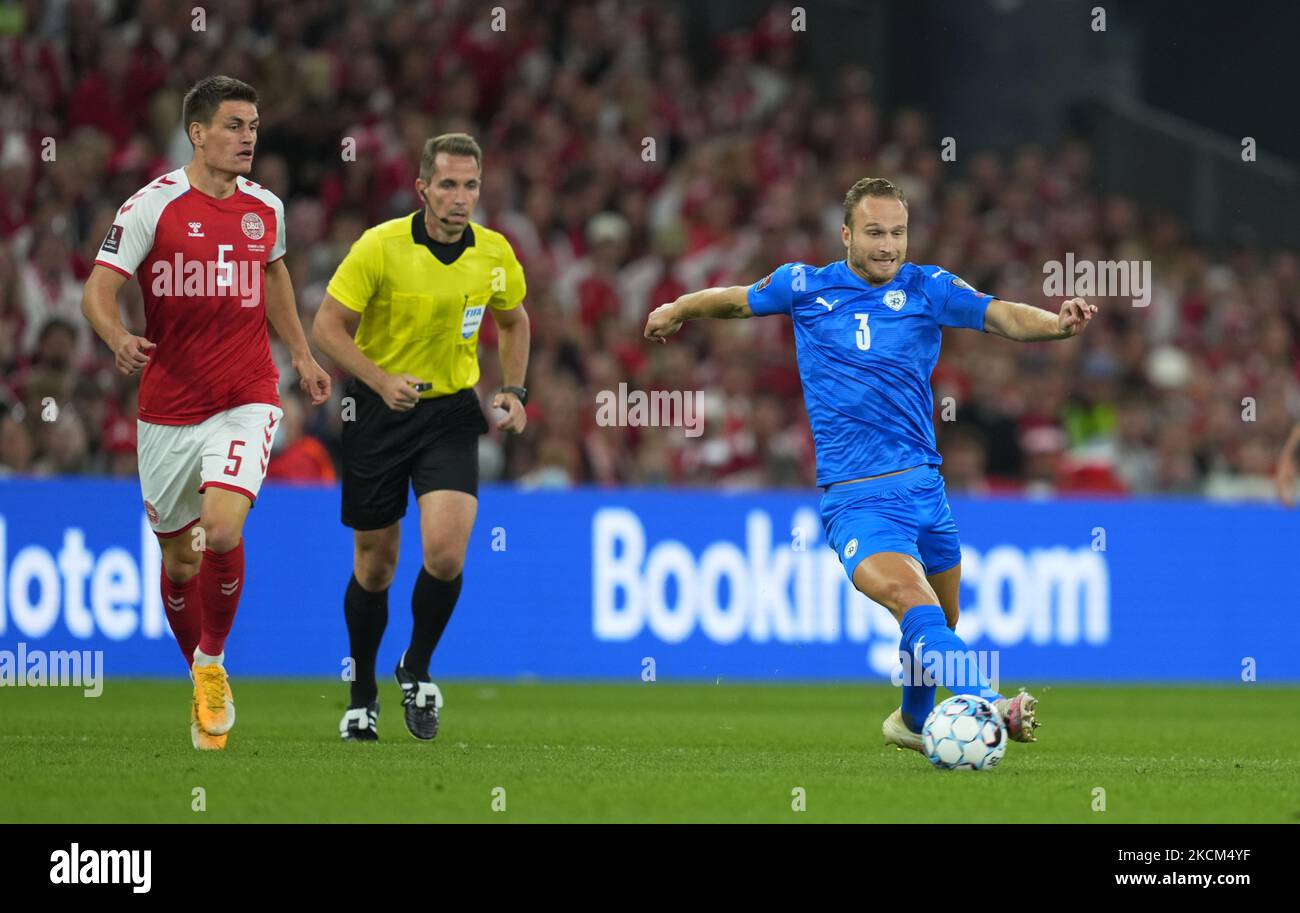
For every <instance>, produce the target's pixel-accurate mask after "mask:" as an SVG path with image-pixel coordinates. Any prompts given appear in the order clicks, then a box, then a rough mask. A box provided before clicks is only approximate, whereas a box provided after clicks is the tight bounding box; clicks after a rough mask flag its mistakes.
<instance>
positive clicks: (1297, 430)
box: [1273, 422, 1300, 507]
mask: <svg viewBox="0 0 1300 913" xmlns="http://www.w3.org/2000/svg"><path fill="white" fill-rule="evenodd" d="M1297 449H1300V422H1298V423H1296V426H1295V427H1294V428H1292V429H1291V434H1290V435H1288V436H1287V439H1286V443H1285V444H1283V445H1282V453H1281V454H1279V455H1278V458H1277V471H1276V472H1275V473H1274V474H1273V483H1274V484H1275V485H1276V486H1277V496H1278V498H1279V499H1280V500H1281V501H1282V503H1283V504H1285V505H1286V506H1287V507H1294V506H1295V454H1296V450H1297Z"/></svg>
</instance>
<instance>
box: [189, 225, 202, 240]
mask: <svg viewBox="0 0 1300 913" xmlns="http://www.w3.org/2000/svg"><path fill="white" fill-rule="evenodd" d="M189 236H190V237H191V238H202V237H203V223H202V222H191V223H190V234H189Z"/></svg>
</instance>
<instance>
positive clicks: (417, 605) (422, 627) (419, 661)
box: [405, 563, 465, 681]
mask: <svg viewBox="0 0 1300 913" xmlns="http://www.w3.org/2000/svg"><path fill="white" fill-rule="evenodd" d="M464 578H465V575H464V574H457V575H456V576H455V578H454V579H452V580H439V579H438V578H437V577H434V576H433V575H432V574H430V573H429V572H428V570H426V569H425V567H424V564H423V563H421V565H420V576H419V577H417V578H415V589H414V590H413V591H412V592H411V619H412V621H413V622H414V624H413V625H412V626H411V645H410V646H409V647H407V648H406V662H405V665H406V671H407V672H409V673H411V674H412V675H414V676H415V677H416V678H417V679H419V680H421V681H425V680H427V679H428V678H429V659H430V658H431V657H432V656H433V651H434V650H435V649H437V647H438V641H439V640H441V639H442V632H443V631H444V630H446V628H447V622H448V620H450V618H451V612H452V609H454V608H456V600H457V599H459V598H460V585H461V582H462V581H463V580H464Z"/></svg>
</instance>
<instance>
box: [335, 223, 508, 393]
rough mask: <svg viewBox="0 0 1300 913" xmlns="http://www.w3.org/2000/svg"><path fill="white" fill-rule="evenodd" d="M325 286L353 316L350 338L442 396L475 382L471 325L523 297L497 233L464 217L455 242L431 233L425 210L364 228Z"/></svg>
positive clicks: (385, 365)
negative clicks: (434, 238)
mask: <svg viewBox="0 0 1300 913" xmlns="http://www.w3.org/2000/svg"><path fill="white" fill-rule="evenodd" d="M326 291H327V292H328V293H329V295H330V297H332V298H334V299H335V300H336V301H338V302H339V303H340V304H342V305H343V306H344V307H346V308H349V309H351V310H353V311H356V312H357V313H358V314H360V315H361V326H360V327H359V328H358V329H357V335H356V343H357V348H359V349H360V350H361V351H362V353H364V354H365V356H366V357H367V358H369V359H370V360H371V361H373V362H374V363H375V364H377V365H378V366H379V367H381V368H383V369H384V370H385V371H388V372H389V373H392V374H413V375H415V376H416V377H418V378H420V379H422V380H425V381H428V382H429V383H431V384H433V388H432V389H430V390H427V391H425V392H424V393H422V394H420V396H421V398H423V399H428V398H431V397H435V396H447V395H449V394H451V393H456V392H458V391H460V390H464V389H465V388H467V387H472V386H474V384H476V383H478V377H479V371H478V331H479V326H480V325H482V323H483V317H484V315H485V314H486V309H487V308H489V307H490V308H495V309H496V310H499V311H508V310H510V309H512V308H517V307H519V305H520V303H521V302H522V301H523V300H524V293H525V292H526V288H525V286H524V270H523V267H522V266H520V265H519V260H518V259H517V258H516V257H515V252H514V251H513V250H512V249H511V248H510V242H509V241H507V240H506V239H505V237H504V236H503V235H501V233H500V232H495V231H493V230H492V229H490V228H484V227H483V226H482V225H479V224H477V223H475V222H471V223H470V224H469V225H467V226H466V228H465V234H464V235H463V236H462V238H461V240H460V242H459V243H457V244H438V243H435V242H433V241H432V240H431V239H430V238H429V233H428V231H427V230H426V229H425V226H424V213H423V212H417V213H415V214H414V215H410V216H403V217H402V218H400V219H393V220H392V221H391V222H384V223H382V224H380V225H376V226H375V227H373V228H370V229H368V230H367V231H366V232H365V234H363V235H362V236H361V237H360V238H358V239H357V242H356V243H355V244H353V245H352V249H351V250H350V251H348V255H347V256H346V257H344V258H343V262H342V263H340V264H339V268H338V269H337V270H335V271H334V277H333V278H332V279H330V283H329V286H328V288H327V289H326Z"/></svg>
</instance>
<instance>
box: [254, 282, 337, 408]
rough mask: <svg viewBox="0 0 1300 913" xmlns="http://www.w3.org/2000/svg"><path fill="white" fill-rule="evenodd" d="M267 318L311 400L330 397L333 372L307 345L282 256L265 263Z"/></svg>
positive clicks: (291, 283)
mask: <svg viewBox="0 0 1300 913" xmlns="http://www.w3.org/2000/svg"><path fill="white" fill-rule="evenodd" d="M266 319H267V320H269V321H271V326H273V327H275V332H276V333H278V334H279V336H280V339H281V340H283V342H284V344H285V345H287V346H288V347H289V353H290V355H291V356H292V359H293V369H294V370H295V371H297V372H298V377H299V381H298V386H300V387H301V388H302V391H303V392H304V393H306V394H307V395H308V396H310V397H311V404H312V405H313V406H319V405H320V404H321V403H323V402H325V401H326V400H328V399H329V398H330V376H329V374H327V373H326V372H325V369H324V368H322V367H321V366H320V365H318V364H316V359H314V358H312V355H311V349H310V348H309V347H308V346H307V334H306V333H304V332H303V331H302V323H301V321H299V320H298V300H297V299H296V298H295V297H294V294H293V281H292V280H291V279H290V278H289V269H288V267H286V266H285V265H284V258H283V257H281V258H280V259H279V260H276V261H275V262H274V263H270V264H268V265H267V267H266Z"/></svg>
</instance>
